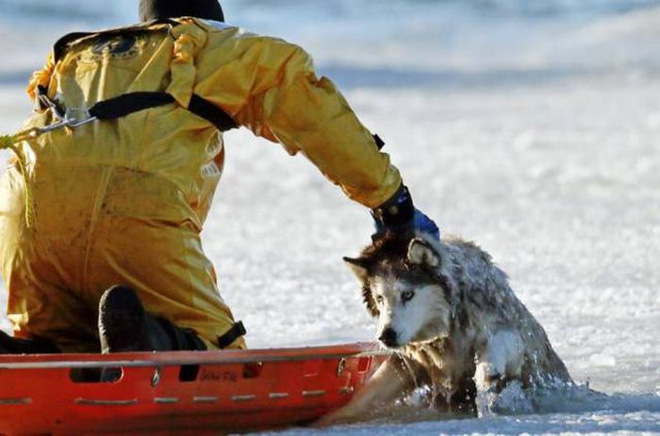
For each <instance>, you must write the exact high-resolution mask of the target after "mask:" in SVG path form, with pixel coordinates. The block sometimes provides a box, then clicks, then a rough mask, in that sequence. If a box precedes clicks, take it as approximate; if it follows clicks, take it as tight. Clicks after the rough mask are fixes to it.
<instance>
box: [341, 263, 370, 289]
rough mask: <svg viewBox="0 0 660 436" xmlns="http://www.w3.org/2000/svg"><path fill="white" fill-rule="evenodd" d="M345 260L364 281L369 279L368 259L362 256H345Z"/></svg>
mask: <svg viewBox="0 0 660 436" xmlns="http://www.w3.org/2000/svg"><path fill="white" fill-rule="evenodd" d="M344 262H346V264H347V265H348V266H349V268H351V270H353V273H355V275H356V276H357V278H358V279H359V280H360V281H361V282H362V283H364V282H366V281H367V277H368V276H369V261H368V260H367V259H364V258H361V257H359V258H357V259H354V258H352V257H344Z"/></svg>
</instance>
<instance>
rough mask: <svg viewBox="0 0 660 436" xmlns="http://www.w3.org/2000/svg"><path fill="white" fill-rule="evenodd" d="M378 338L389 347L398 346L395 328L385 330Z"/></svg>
mask: <svg viewBox="0 0 660 436" xmlns="http://www.w3.org/2000/svg"><path fill="white" fill-rule="evenodd" d="M378 340H379V341H381V342H382V343H383V344H385V346H387V347H396V346H397V345H398V344H397V342H396V331H395V330H394V329H393V328H386V329H385V330H383V333H381V335H380V337H379V338H378Z"/></svg>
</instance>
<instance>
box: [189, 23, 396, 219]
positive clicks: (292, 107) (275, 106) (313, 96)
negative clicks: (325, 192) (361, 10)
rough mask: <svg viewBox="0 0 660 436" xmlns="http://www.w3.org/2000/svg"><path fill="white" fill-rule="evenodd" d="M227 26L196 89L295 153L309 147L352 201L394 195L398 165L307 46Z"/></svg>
mask: <svg viewBox="0 0 660 436" xmlns="http://www.w3.org/2000/svg"><path fill="white" fill-rule="evenodd" d="M232 32H234V33H233V34H232ZM225 33H226V34H225ZM225 33H220V34H218V35H216V36H215V37H212V38H211V41H210V42H209V44H211V48H209V51H210V53H208V54H207V55H205V56H204V60H203V61H202V63H201V65H200V71H199V72H200V76H201V81H200V82H199V83H198V85H197V86H196V92H198V93H200V95H202V96H203V97H204V98H207V99H209V100H211V101H213V102H214V103H216V104H218V105H219V106H220V107H222V108H223V109H224V110H225V111H226V112H228V113H229V114H230V115H231V116H232V117H233V118H234V120H235V121H236V122H238V123H239V124H241V125H243V126H245V127H248V128H249V129H250V130H252V131H253V132H254V133H255V134H256V135H258V136H261V137H264V138H266V139H269V140H271V141H274V142H278V143H280V144H282V146H283V147H284V148H285V149H286V150H287V151H288V152H289V153H291V154H296V153H298V152H302V154H304V155H305V156H306V157H307V158H308V159H309V160H310V161H311V162H312V163H313V164H314V165H315V166H316V167H317V168H318V169H319V170H320V171H321V172H322V173H323V174H324V175H325V176H326V177H327V178H328V179H330V180H331V181H332V182H334V183H336V184H337V185H339V186H340V187H341V188H342V190H343V191H344V192H345V193H346V194H347V195H348V197H350V198H352V199H353V200H355V201H357V202H359V203H361V204H363V205H365V206H367V207H369V208H376V207H378V206H380V205H381V204H383V203H384V202H385V201H386V200H388V199H389V198H391V197H392V196H393V195H394V194H395V192H396V191H397V189H398V188H399V187H400V185H401V177H400V175H399V172H398V170H397V169H396V168H395V167H394V166H393V165H391V164H390V160H389V156H388V155H387V154H385V153H381V152H380V151H379V150H378V147H377V146H376V142H375V140H374V138H373V136H372V134H371V133H370V132H369V131H368V130H367V129H366V128H365V127H364V126H363V125H362V124H361V123H360V121H359V120H358V118H357V117H356V115H355V114H354V112H353V111H352V110H351V108H350V107H349V105H348V103H347V102H346V100H345V99H344V97H343V96H342V95H341V93H340V92H339V91H338V90H337V88H336V87H335V85H334V84H333V83H332V82H331V81H330V80H328V79H327V78H324V77H321V78H319V77H317V75H316V73H315V71H314V65H313V63H312V60H311V57H310V56H309V55H308V54H307V53H306V52H305V51H304V50H303V49H301V48H300V47H298V46H296V45H293V44H289V43H287V42H285V41H282V40H279V39H275V38H268V37H261V36H256V35H249V34H242V33H240V32H238V31H235V30H231V29H230V30H227V31H226V32H225ZM214 38H215V39H217V41H215V40H214ZM214 41H215V42H214ZM230 52H231V56H230ZM209 58H210V59H213V60H214V61H215V62H214V64H215V66H214V69H213V70H212V71H211V70H210V68H209V67H208V66H205V64H207V63H208V61H207V60H206V59H209ZM207 70H209V71H207Z"/></svg>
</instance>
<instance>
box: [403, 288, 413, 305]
mask: <svg viewBox="0 0 660 436" xmlns="http://www.w3.org/2000/svg"><path fill="white" fill-rule="evenodd" d="M414 296H415V292H413V291H405V292H402V293H401V301H403V302H404V303H405V302H406V301H410V300H412V298H413V297H414Z"/></svg>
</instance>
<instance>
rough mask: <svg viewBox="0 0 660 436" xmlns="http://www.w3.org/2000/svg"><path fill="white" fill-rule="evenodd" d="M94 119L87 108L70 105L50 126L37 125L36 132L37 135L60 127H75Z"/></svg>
mask: <svg viewBox="0 0 660 436" xmlns="http://www.w3.org/2000/svg"><path fill="white" fill-rule="evenodd" d="M96 119H97V118H96V117H93V116H91V115H90V114H89V111H88V110H87V109H80V108H75V107H72V108H68V109H67V110H66V113H65V114H64V118H63V119H61V120H60V121H57V122H55V123H53V124H51V125H50V126H46V127H39V128H38V129H37V131H36V133H37V135H41V134H44V133H48V132H52V131H53V130H57V129H60V128H62V127H69V128H72V129H75V128H76V127H80V126H82V125H85V124H87V123H91V122H92V121H94V120H96Z"/></svg>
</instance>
